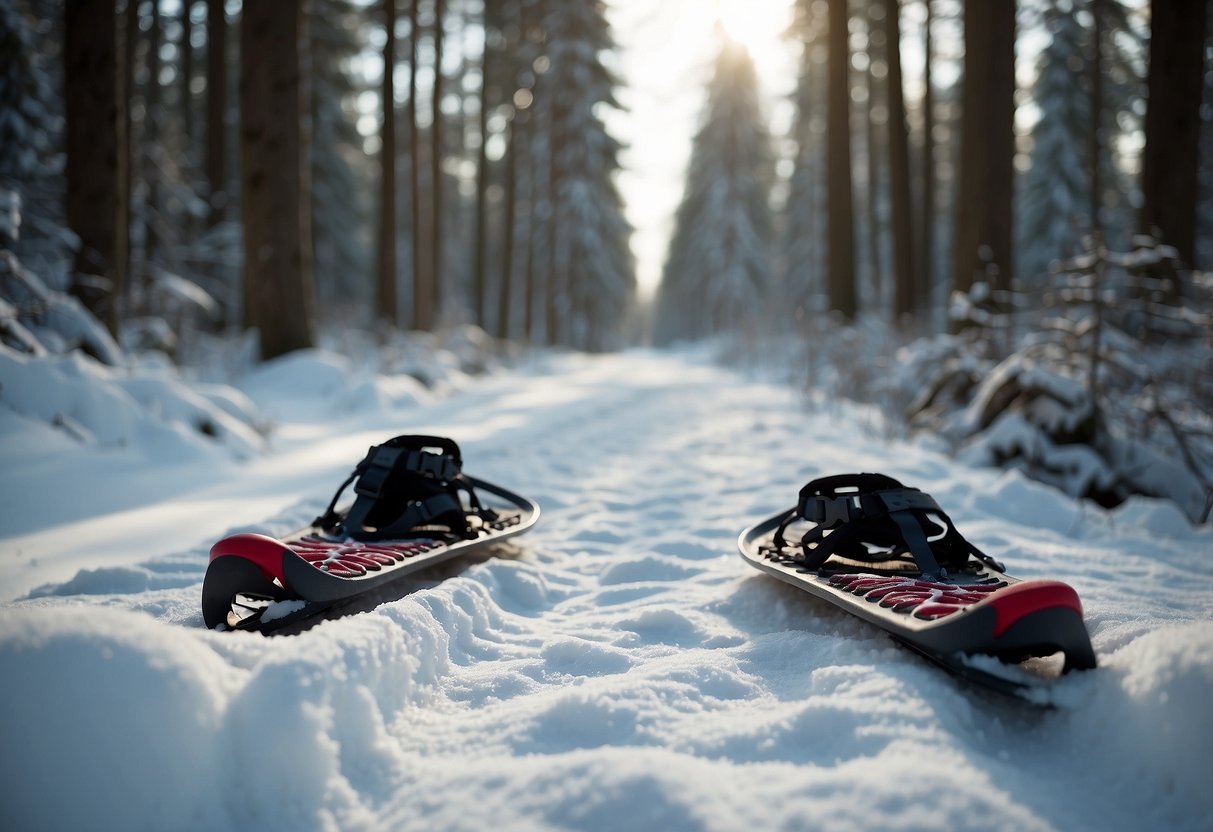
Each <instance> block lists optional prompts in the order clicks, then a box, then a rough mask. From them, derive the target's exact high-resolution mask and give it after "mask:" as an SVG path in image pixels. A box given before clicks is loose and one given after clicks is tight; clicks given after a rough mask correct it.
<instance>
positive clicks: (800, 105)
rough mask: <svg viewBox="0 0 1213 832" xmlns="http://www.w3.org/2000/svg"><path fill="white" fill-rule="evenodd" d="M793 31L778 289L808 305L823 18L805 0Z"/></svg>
mask: <svg viewBox="0 0 1213 832" xmlns="http://www.w3.org/2000/svg"><path fill="white" fill-rule="evenodd" d="M793 31H794V32H795V33H796V35H797V37H798V38H799V39H800V41H801V42H802V43H803V51H802V52H801V56H800V78H799V80H798V81H797V84H796V91H795V93H794V95H795V105H796V120H795V122H794V123H793V126H792V136H793V138H794V140H795V142H796V155H795V158H794V166H793V168H792V177H791V180H790V181H789V183H788V198H787V202H786V204H785V205H784V209H783V225H782V233H781V243H780V254H781V265H782V267H781V270H780V271H781V276H782V286H781V291H782V294H783V299H784V301H785V302H786V303H787V304H788V305H789V306H791V307H796V308H808V307H810V305H811V303H812V301H811V298H812V296H813V295H814V294H820V293H821V292H822V291H823V287H822V286H821V285H820V283H819V281H820V279H821V275H822V274H823V273H824V271H825V264H824V262H823V257H822V253H823V252H824V251H825V188H824V183H825V106H826V103H825V102H826V87H825V78H826V54H827V53H826V44H825V21H824V19H823V16H822V15H821V14H816V13H814V4H813V3H812V2H810V0H799V2H797V4H796V19H795V21H794V23H793Z"/></svg>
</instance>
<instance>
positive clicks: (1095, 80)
mask: <svg viewBox="0 0 1213 832" xmlns="http://www.w3.org/2000/svg"><path fill="white" fill-rule="evenodd" d="M1102 7H1103V4H1102V3H1101V2H1100V0H1091V17H1092V25H1091V136H1090V141H1091V230H1092V231H1099V230H1100V229H1102V228H1103V223H1102V222H1100V213H1101V212H1100V205H1101V204H1102V203H1103V182H1102V177H1101V175H1100V174H1101V168H1102V166H1103V137H1102V135H1101V134H1102V132H1103V8H1102Z"/></svg>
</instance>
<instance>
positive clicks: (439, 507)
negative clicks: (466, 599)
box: [315, 436, 483, 540]
mask: <svg viewBox="0 0 1213 832" xmlns="http://www.w3.org/2000/svg"><path fill="white" fill-rule="evenodd" d="M355 480H357V481H356V482H355ZM351 482H353V483H354V494H355V495H356V496H355V498H354V504H353V505H352V506H351V507H350V510H349V511H348V512H347V513H346V514H345V515H344V517H343V516H341V515H340V514H339V513H338V512H337V508H336V507H337V501H338V500H339V499H340V497H341V494H342V492H344V491H345V489H346V487H347V486H349V484H350V483H351ZM461 490H462V491H465V492H467V494H468V498H469V502H470V503H471V506H472V510H473V511H474V512H476V513H482V511H483V510H482V509H481V507H480V501H479V500H478V499H477V497H476V493H475V491H474V490H473V489H472V487H471V484H470V483H468V482H467V480H465V479H464V477H463V459H462V456H461V455H460V452H459V446H458V445H456V444H455V442H454V441H452V440H450V439H446V438H444V437H439V436H397V437H395V438H393V439H389V440H388V441H387V442H384V443H383V444H382V445H375V446H372V447H371V449H370V450H369V451H367V454H366V457H365V458H363V460H362V461H361V462H359V463H358V465H357V467H355V468H354V472H353V473H352V474H350V476H349V477H348V478H347V479H346V481H345V482H343V483H342V484H341V487H340V488H338V489H337V493H336V494H334V495H333V499H332V501H331V502H330V503H329V507H328V509H326V510H325V512H324V514H323V515H321V516H320V517H318V518H316V521H315V522H316V525H317V526H320V527H321V528H323V529H325V530H326V531H330V532H332V533H334V534H339V535H344V536H347V537H352V538H354V539H355V540H386V539H389V538H400V537H407V536H409V534H410V532H413V530H414V529H416V527H418V526H445V527H446V528H449V529H450V531H451V532H452V533H454V534H457V535H459V536H461V537H467V536H469V535H472V534H474V532H472V531H471V529H470V527H469V525H468V522H467V512H466V511H465V509H464V507H463V502H462V500H461V499H460V497H459V492H460V491H461Z"/></svg>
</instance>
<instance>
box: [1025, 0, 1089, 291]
mask: <svg viewBox="0 0 1213 832" xmlns="http://www.w3.org/2000/svg"><path fill="white" fill-rule="evenodd" d="M1077 12H1078V9H1077V8H1076V6H1075V4H1074V3H1064V4H1057V5H1055V6H1051V7H1049V9H1048V10H1046V12H1045V14H1044V17H1043V21H1042V22H1043V23H1044V25H1045V26H1046V27H1047V29H1048V31H1049V33H1050V40H1049V44H1048V46H1046V47H1045V48H1044V50H1042V52H1041V53H1040V58H1039V61H1038V63H1037V71H1036V83H1035V85H1034V86H1033V90H1032V97H1033V99H1034V100H1035V102H1036V106H1037V107H1038V109H1039V111H1040V117H1039V118H1038V119H1037V121H1036V124H1035V126H1034V127H1033V128H1032V154H1031V162H1032V166H1031V167H1030V168H1029V169H1028V172H1027V174H1026V175H1025V176H1024V178H1023V185H1022V188H1023V191H1022V201H1021V206H1020V211H1019V215H1020V222H1019V223H1018V229H1019V257H1020V261H1019V262H1020V270H1019V271H1020V274H1021V275H1022V276H1023V277H1024V278H1027V279H1029V280H1031V279H1032V278H1036V277H1038V276H1041V275H1044V274H1045V273H1046V272H1047V270H1048V266H1049V263H1050V262H1051V261H1052V260H1055V259H1060V258H1066V257H1071V256H1073V255H1075V254H1077V253H1078V251H1079V248H1080V246H1081V243H1082V235H1083V233H1085V231H1087V230H1089V229H1090V217H1089V210H1088V206H1089V204H1090V200H1089V198H1088V194H1089V193H1090V186H1091V173H1090V167H1089V165H1088V158H1087V157H1088V154H1087V153H1086V152H1084V151H1085V150H1086V149H1087V145H1086V143H1085V136H1086V131H1087V129H1088V127H1087V124H1088V122H1089V120H1090V112H1091V98H1090V96H1089V95H1088V94H1085V93H1084V92H1082V91H1081V90H1077V91H1076V89H1075V78H1076V77H1077V78H1079V79H1081V77H1082V75H1081V72H1079V71H1076V70H1078V69H1079V68H1081V67H1082V66H1083V57H1082V53H1083V48H1084V42H1085V39H1086V33H1085V31H1084V30H1083V27H1082V24H1081V23H1080V22H1079V21H1078V14H1077Z"/></svg>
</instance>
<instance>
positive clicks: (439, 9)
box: [430, 0, 446, 318]
mask: <svg viewBox="0 0 1213 832" xmlns="http://www.w3.org/2000/svg"><path fill="white" fill-rule="evenodd" d="M443 5H444V4H443V0H434V95H433V100H432V101H431V102H430V103H431V104H432V105H433V117H432V119H431V121H430V178H431V180H432V181H431V183H430V187H431V189H432V193H431V197H432V199H433V204H434V209H433V216H432V217H431V220H430V224H431V238H432V240H433V251H432V253H431V262H432V263H433V266H432V268H431V269H430V273H431V275H432V277H431V288H432V290H433V293H434V300H433V314H434V316H435V317H436V318H440V316H441V315H442V304H443V301H444V297H443V296H444V294H445V291H444V286H443V281H444V280H445V279H446V275H445V273H444V267H445V264H444V263H443V254H444V253H445V252H444V249H445V244H444V240H443V234H444V229H443V216H442V214H443V211H444V206H443V202H444V196H445V191H446V188H445V187H444V186H443V181H442V180H443V175H442V160H443V155H444V154H443V141H444V136H443V130H442V96H443V94H444V90H443V84H442V41H443V37H442V35H443V31H444V29H445V27H446V22H445V20H444V10H443Z"/></svg>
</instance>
